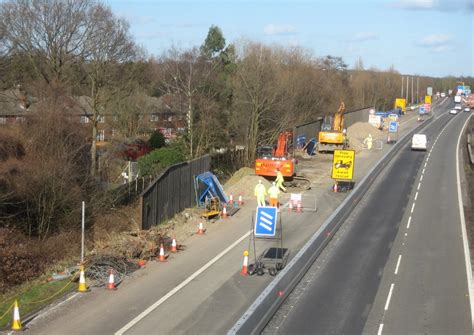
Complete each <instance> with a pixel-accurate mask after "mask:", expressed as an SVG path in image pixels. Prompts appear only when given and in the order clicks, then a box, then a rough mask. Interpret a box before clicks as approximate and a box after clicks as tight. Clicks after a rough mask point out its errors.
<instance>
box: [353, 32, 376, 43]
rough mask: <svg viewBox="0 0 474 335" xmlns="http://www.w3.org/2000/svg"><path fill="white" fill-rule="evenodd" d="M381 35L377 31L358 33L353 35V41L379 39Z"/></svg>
mask: <svg viewBox="0 0 474 335" xmlns="http://www.w3.org/2000/svg"><path fill="white" fill-rule="evenodd" d="M378 39H379V35H377V34H376V33H372V32H368V33H357V34H355V35H354V37H352V39H351V41H353V42H365V41H373V40H378Z"/></svg>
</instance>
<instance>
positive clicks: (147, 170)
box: [138, 146, 186, 176]
mask: <svg viewBox="0 0 474 335" xmlns="http://www.w3.org/2000/svg"><path fill="white" fill-rule="evenodd" d="M185 160H186V156H185V154H184V152H183V150H182V148H181V147H179V146H169V147H164V148H160V149H156V150H153V151H152V152H150V153H149V154H147V155H145V156H143V157H141V158H139V159H138V167H139V169H140V174H141V175H142V176H147V175H154V174H157V173H158V172H160V171H161V170H164V169H166V168H167V167H168V166H171V165H173V164H177V163H181V162H184V161H185Z"/></svg>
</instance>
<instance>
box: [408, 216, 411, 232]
mask: <svg viewBox="0 0 474 335" xmlns="http://www.w3.org/2000/svg"><path fill="white" fill-rule="evenodd" d="M410 222H411V216H410V217H409V218H408V223H407V229H410Z"/></svg>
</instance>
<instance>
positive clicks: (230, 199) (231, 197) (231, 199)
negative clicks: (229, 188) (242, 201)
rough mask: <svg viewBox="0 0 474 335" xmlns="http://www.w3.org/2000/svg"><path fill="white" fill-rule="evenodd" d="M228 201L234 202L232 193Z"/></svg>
mask: <svg viewBox="0 0 474 335" xmlns="http://www.w3.org/2000/svg"><path fill="white" fill-rule="evenodd" d="M229 203H230V204H231V205H232V204H233V203H234V196H233V195H232V194H231V195H230V196H229Z"/></svg>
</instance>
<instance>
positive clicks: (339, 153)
mask: <svg viewBox="0 0 474 335" xmlns="http://www.w3.org/2000/svg"><path fill="white" fill-rule="evenodd" d="M354 160H355V151H354V150H334V155H333V161H332V173H331V178H332V179H342V180H352V178H353V176H354Z"/></svg>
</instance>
